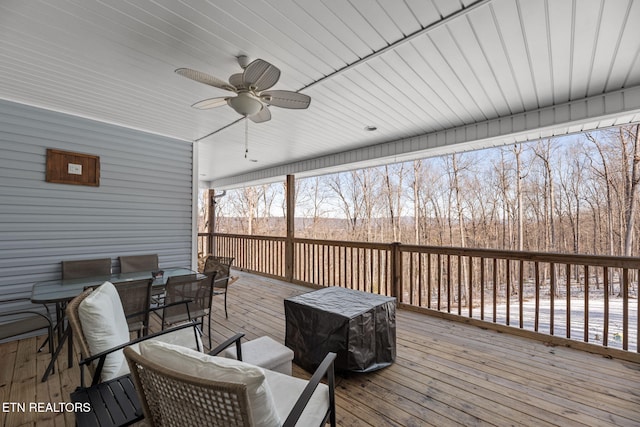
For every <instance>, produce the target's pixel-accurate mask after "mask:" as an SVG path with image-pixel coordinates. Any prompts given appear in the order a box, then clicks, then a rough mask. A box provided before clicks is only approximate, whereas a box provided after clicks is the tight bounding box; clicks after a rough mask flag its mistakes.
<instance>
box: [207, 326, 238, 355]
mask: <svg viewBox="0 0 640 427" xmlns="http://www.w3.org/2000/svg"><path fill="white" fill-rule="evenodd" d="M242 337H244V334H242V333H241V334H235V335H234V336H232V337H231V338H229V339H227V340H226V341H225V342H223V343H222V344H220V345H219V346H217V347H216V348H214V349H213V350H211V351H210V352H209V353H207V354H208V355H209V356H216V355H218V354H220V353H221V352H222V350H224V349H225V348H227V347H231V345H232V344H234V343H235V345H236V355H237V357H238V360H240V361H242V350H241V348H242V346H241V345H240V340H241V339H242Z"/></svg>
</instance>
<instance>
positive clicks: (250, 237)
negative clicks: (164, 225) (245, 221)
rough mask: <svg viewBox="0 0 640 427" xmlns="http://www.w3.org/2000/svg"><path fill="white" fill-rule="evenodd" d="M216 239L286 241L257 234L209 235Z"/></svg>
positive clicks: (283, 238) (204, 234)
mask: <svg viewBox="0 0 640 427" xmlns="http://www.w3.org/2000/svg"><path fill="white" fill-rule="evenodd" d="M211 234H212V235H213V236H216V237H230V238H234V239H247V240H273V241H282V242H284V241H285V240H286V237H283V236H261V235H257V234H227V233H211ZM208 235H209V233H198V236H208Z"/></svg>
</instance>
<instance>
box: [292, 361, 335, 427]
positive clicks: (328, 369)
mask: <svg viewBox="0 0 640 427" xmlns="http://www.w3.org/2000/svg"><path fill="white" fill-rule="evenodd" d="M335 359H336V353H328V354H327V355H326V356H325V357H324V360H323V361H322V363H320V366H318V369H316V371H315V372H314V373H313V376H312V377H311V379H310V380H309V383H307V386H306V387H305V388H304V390H303V391H302V394H300V397H299V398H298V400H297V401H296V403H295V405H293V408H292V409H291V412H289V415H288V416H287V419H286V420H285V421H284V423H283V424H282V427H293V426H295V425H296V423H297V422H298V419H300V416H301V415H302V412H303V411H304V408H305V407H306V406H307V403H309V400H310V399H311V396H312V395H313V392H314V391H315V390H316V388H318V384H320V380H322V377H324V376H325V375H326V376H327V382H328V385H329V406H330V408H333V407H334V405H335V403H334V391H335V375H334V371H333V362H334V360H335ZM325 421H326V420H325Z"/></svg>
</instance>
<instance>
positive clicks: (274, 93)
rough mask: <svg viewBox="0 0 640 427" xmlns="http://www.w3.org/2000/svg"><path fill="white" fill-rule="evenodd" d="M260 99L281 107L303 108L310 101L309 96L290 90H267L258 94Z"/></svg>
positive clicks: (307, 105)
mask: <svg viewBox="0 0 640 427" xmlns="http://www.w3.org/2000/svg"><path fill="white" fill-rule="evenodd" d="M260 99H261V100H262V101H264V102H266V103H267V104H269V105H274V106H276V107H281V108H295V109H304V108H307V107H309V104H310V103H311V97H310V96H308V95H304V94H302V93H298V92H292V91H290V90H268V91H265V92H262V93H261V94H260Z"/></svg>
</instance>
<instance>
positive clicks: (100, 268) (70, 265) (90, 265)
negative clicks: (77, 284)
mask: <svg viewBox="0 0 640 427" xmlns="http://www.w3.org/2000/svg"><path fill="white" fill-rule="evenodd" d="M110 275H111V258H99V259H82V260H77V261H62V279H63V280H64V279H80V278H82V277H91V276H110Z"/></svg>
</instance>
